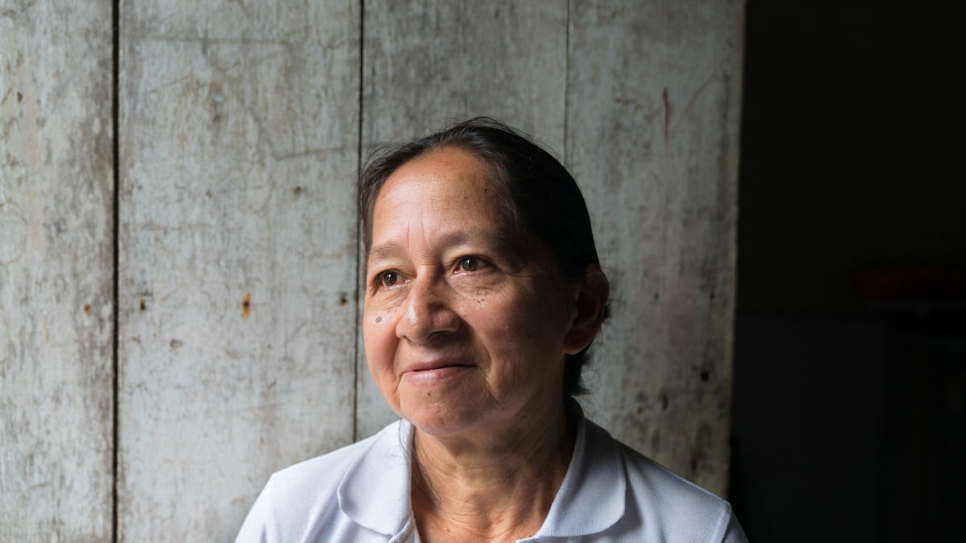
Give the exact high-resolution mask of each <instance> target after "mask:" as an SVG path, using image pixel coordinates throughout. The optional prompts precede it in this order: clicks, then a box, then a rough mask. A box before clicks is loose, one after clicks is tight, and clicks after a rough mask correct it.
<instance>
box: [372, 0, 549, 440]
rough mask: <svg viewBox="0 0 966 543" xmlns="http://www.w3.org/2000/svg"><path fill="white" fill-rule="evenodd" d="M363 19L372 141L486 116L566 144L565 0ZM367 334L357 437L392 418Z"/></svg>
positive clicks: (384, 4) (462, 5)
mask: <svg viewBox="0 0 966 543" xmlns="http://www.w3.org/2000/svg"><path fill="white" fill-rule="evenodd" d="M364 27H365V42H364V57H365V58H364V62H363V101H362V103H363V134H362V136H363V144H364V147H365V148H366V149H371V148H372V146H373V145H375V144H378V143H384V142H387V141H397V142H398V141H405V140H408V139H411V138H413V137H417V136H422V135H427V134H429V133H431V132H433V131H435V130H436V129H439V128H441V127H442V126H444V125H446V124H449V123H451V122H453V121H456V120H462V119H465V118H467V117H471V116H475V115H489V116H492V117H496V118H498V119H501V120H503V121H505V122H508V123H509V124H511V125H513V126H516V127H518V128H520V129H523V130H525V131H526V132H528V133H530V134H533V135H535V136H536V137H538V138H540V139H541V140H542V141H543V142H544V143H545V144H546V145H547V146H548V147H549V148H550V149H552V150H555V151H556V152H557V153H561V152H562V151H563V141H564V138H563V136H564V119H565V109H564V108H565V103H564V100H565V93H564V89H565V85H564V82H565V81H566V50H567V2H566V1H565V0H552V1H547V0H541V1H537V2H515V1H505V0H501V1H488V2H473V1H467V0H464V1H460V2H432V1H425V0H424V1H403V2H400V1H395V0H378V1H371V2H366V8H365V25H364ZM362 292H364V288H360V293H362ZM360 310H361V303H360ZM361 339H362V338H361V335H360V348H359V353H360V356H359V381H358V387H359V392H358V407H357V434H356V437H357V438H362V437H365V436H368V435H371V434H373V433H375V432H377V431H378V430H380V429H381V428H382V427H383V426H385V425H386V424H388V423H389V422H391V421H392V420H395V418H396V417H395V415H394V414H393V413H392V411H391V410H390V409H389V408H388V406H387V405H386V403H385V400H383V398H382V395H381V394H380V393H379V390H378V388H377V387H376V386H375V384H374V383H373V382H372V379H371V377H370V375H369V370H368V367H367V364H366V360H365V356H364V349H363V348H362V345H361Z"/></svg>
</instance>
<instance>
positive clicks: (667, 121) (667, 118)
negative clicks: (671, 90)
mask: <svg viewBox="0 0 966 543" xmlns="http://www.w3.org/2000/svg"><path fill="white" fill-rule="evenodd" d="M670 125H671V103H670V102H669V101H668V99H667V87H664V152H665V153H667V149H668V127H669V126H670Z"/></svg>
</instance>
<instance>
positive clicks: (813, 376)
mask: <svg viewBox="0 0 966 543" xmlns="http://www.w3.org/2000/svg"><path fill="white" fill-rule="evenodd" d="M964 19H966V4H963V3H961V2H952V1H945V2H936V1H933V2H925V3H918V4H913V3H908V2H905V3H902V2H898V1H896V0H887V1H885V2H877V3H875V4H870V3H868V2H858V1H856V0H846V1H844V2H818V3H816V2H806V1H803V0H773V1H769V2H765V1H764V0H749V3H748V12H747V20H746V25H747V26H746V30H747V39H746V62H745V86H744V107H743V115H744V118H743V121H742V122H743V125H742V166H741V173H740V186H741V195H740V209H741V221H740V225H739V235H738V240H739V243H738V246H739V257H738V278H739V279H738V281H739V283H738V322H737V325H736V335H735V370H734V406H733V419H732V420H733V432H732V442H733V458H732V473H731V499H732V502H733V504H734V506H735V509H736V511H737V513H738V517H739V518H740V519H742V523H743V524H744V525H745V528H746V531H747V532H748V535H749V538H750V539H751V540H752V541H778V542H797V541H815V540H821V541H842V542H845V541H849V542H852V541H884V542H900V541H966V520H964V519H963V516H962V514H961V513H962V511H964V510H966V499H964V498H963V497H962V493H961V492H960V489H962V488H963V487H964V486H966V467H964V464H966V463H964V462H963V461H962V459H963V458H966V249H964V248H966V182H964V180H966V159H964V158H963V153H962V149H966V132H964V131H963V130H962V129H961V127H962V126H963V125H964V124H966V102H964V101H963V100H962V99H961V97H962V96H964V95H966V77H964V75H963V74H966V36H964V35H963V33H962V32H961V29H960V28H959V27H960V26H961V21H963V20H964Z"/></svg>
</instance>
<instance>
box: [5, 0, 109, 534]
mask: <svg viewBox="0 0 966 543" xmlns="http://www.w3.org/2000/svg"><path fill="white" fill-rule="evenodd" d="M110 17H111V14H110V4H109V3H106V2H93V1H88V0H83V1H77V2H70V3H69V4H68V3H57V2H53V3H52V2H46V3H35V2H21V1H8V0H2V1H0V541H59V540H60V541H109V540H110V537H111V515H112V505H111V486H112V456H113V442H112V441H113V403H112V402H113V399H112V395H113V393H112V389H113V382H114V375H113V362H112V338H113V332H114V324H113V320H114V319H113V309H114V308H113V303H112V298H113V296H112V292H113V288H112V282H113V270H112V268H113V263H112V260H113V256H112V254H113V251H112V247H113V239H114V232H113V220H112V210H113V200H114V193H113V169H112V161H113V158H112V157H113V154H112V144H111V142H112V135H111V132H110V127H111V85H110V83H111V34H110V32H111V29H110V25H104V24H103V23H104V21H105V20H108V21H109V20H110Z"/></svg>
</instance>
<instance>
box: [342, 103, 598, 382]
mask: <svg viewBox="0 0 966 543" xmlns="http://www.w3.org/2000/svg"><path fill="white" fill-rule="evenodd" d="M445 147H456V148H460V149H463V150H466V151H468V152H470V153H472V154H474V155H476V156H477V157H478V158H479V159H480V160H481V161H482V162H483V163H484V164H485V165H486V166H487V167H488V168H490V169H492V171H493V172H494V173H495V176H496V178H497V179H499V180H500V181H502V183H503V185H504V187H503V188H504V191H503V193H504V199H505V200H506V208H507V211H508V214H509V217H510V220H511V221H512V222H513V223H515V224H514V225H513V226H516V227H517V228H519V229H520V232H521V233H524V234H525V233H527V232H529V233H532V234H533V235H535V236H536V238H537V239H539V240H540V241H542V242H543V243H544V244H546V246H547V247H548V248H549V249H550V252H551V254H553V257H554V260H555V263H556V266H557V270H558V272H559V273H560V275H561V277H562V278H563V279H564V281H566V282H567V283H568V284H580V283H581V282H582V281H583V280H584V278H585V275H586V270H587V266H588V265H590V264H597V265H599V264H600V260H599V258H598V256H597V247H596V245H595V243H594V234H593V231H592V229H591V225H590V214H589V213H588V211H587V204H586V202H584V197H583V195H581V193H580V188H578V187H577V183H576V182H575V181H574V178H573V177H572V176H571V175H570V173H569V172H568V171H567V169H566V168H564V167H563V165H562V164H560V162H559V161H558V160H557V159H556V158H554V157H553V156H552V155H551V154H550V153H548V152H547V151H545V150H543V149H542V148H541V147H540V146H538V145H537V144H536V143H534V142H533V141H532V140H531V139H530V138H529V137H528V136H527V135H525V134H523V133H522V132H520V131H518V130H515V129H513V128H511V127H509V126H507V125H505V124H503V123H501V122H499V121H496V120H494V119H490V118H488V117H476V118H473V119H469V120H467V121H463V122H461V123H458V124H454V125H452V126H450V127H448V128H445V129H443V130H441V131H439V132H437V133H435V134H432V135H430V136H426V137H424V138H421V139H418V140H415V141H412V142H410V143H405V144H402V145H393V146H386V147H382V148H379V149H377V150H376V151H375V153H374V154H373V156H372V157H371V158H370V159H369V161H368V165H367V166H366V168H365V169H364V170H363V172H362V175H361V177H360V178H359V216H360V218H361V219H362V231H363V239H364V241H365V250H366V255H368V253H369V249H370V247H371V245H372V214H373V210H374V208H375V205H376V198H377V197H378V196H379V190H380V189H381V188H382V186H383V185H384V184H385V183H386V181H387V180H388V179H389V177H390V176H391V175H392V174H393V172H395V171H396V170H397V169H398V168H399V167H400V166H402V165H403V164H405V163H407V162H409V161H410V160H413V159H415V158H418V157H420V156H422V155H425V154H427V153H429V152H430V151H432V150H434V149H441V148H445ZM605 315H606V312H605ZM588 349H589V345H588ZM588 349H584V350H583V351H581V352H580V353H577V354H572V355H571V354H568V355H567V357H566V360H565V367H564V394H566V395H568V396H574V395H578V394H583V393H586V392H587V389H586V388H585V387H584V385H583V382H582V380H581V370H582V369H583V366H584V364H586V363H587V350H588Z"/></svg>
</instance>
